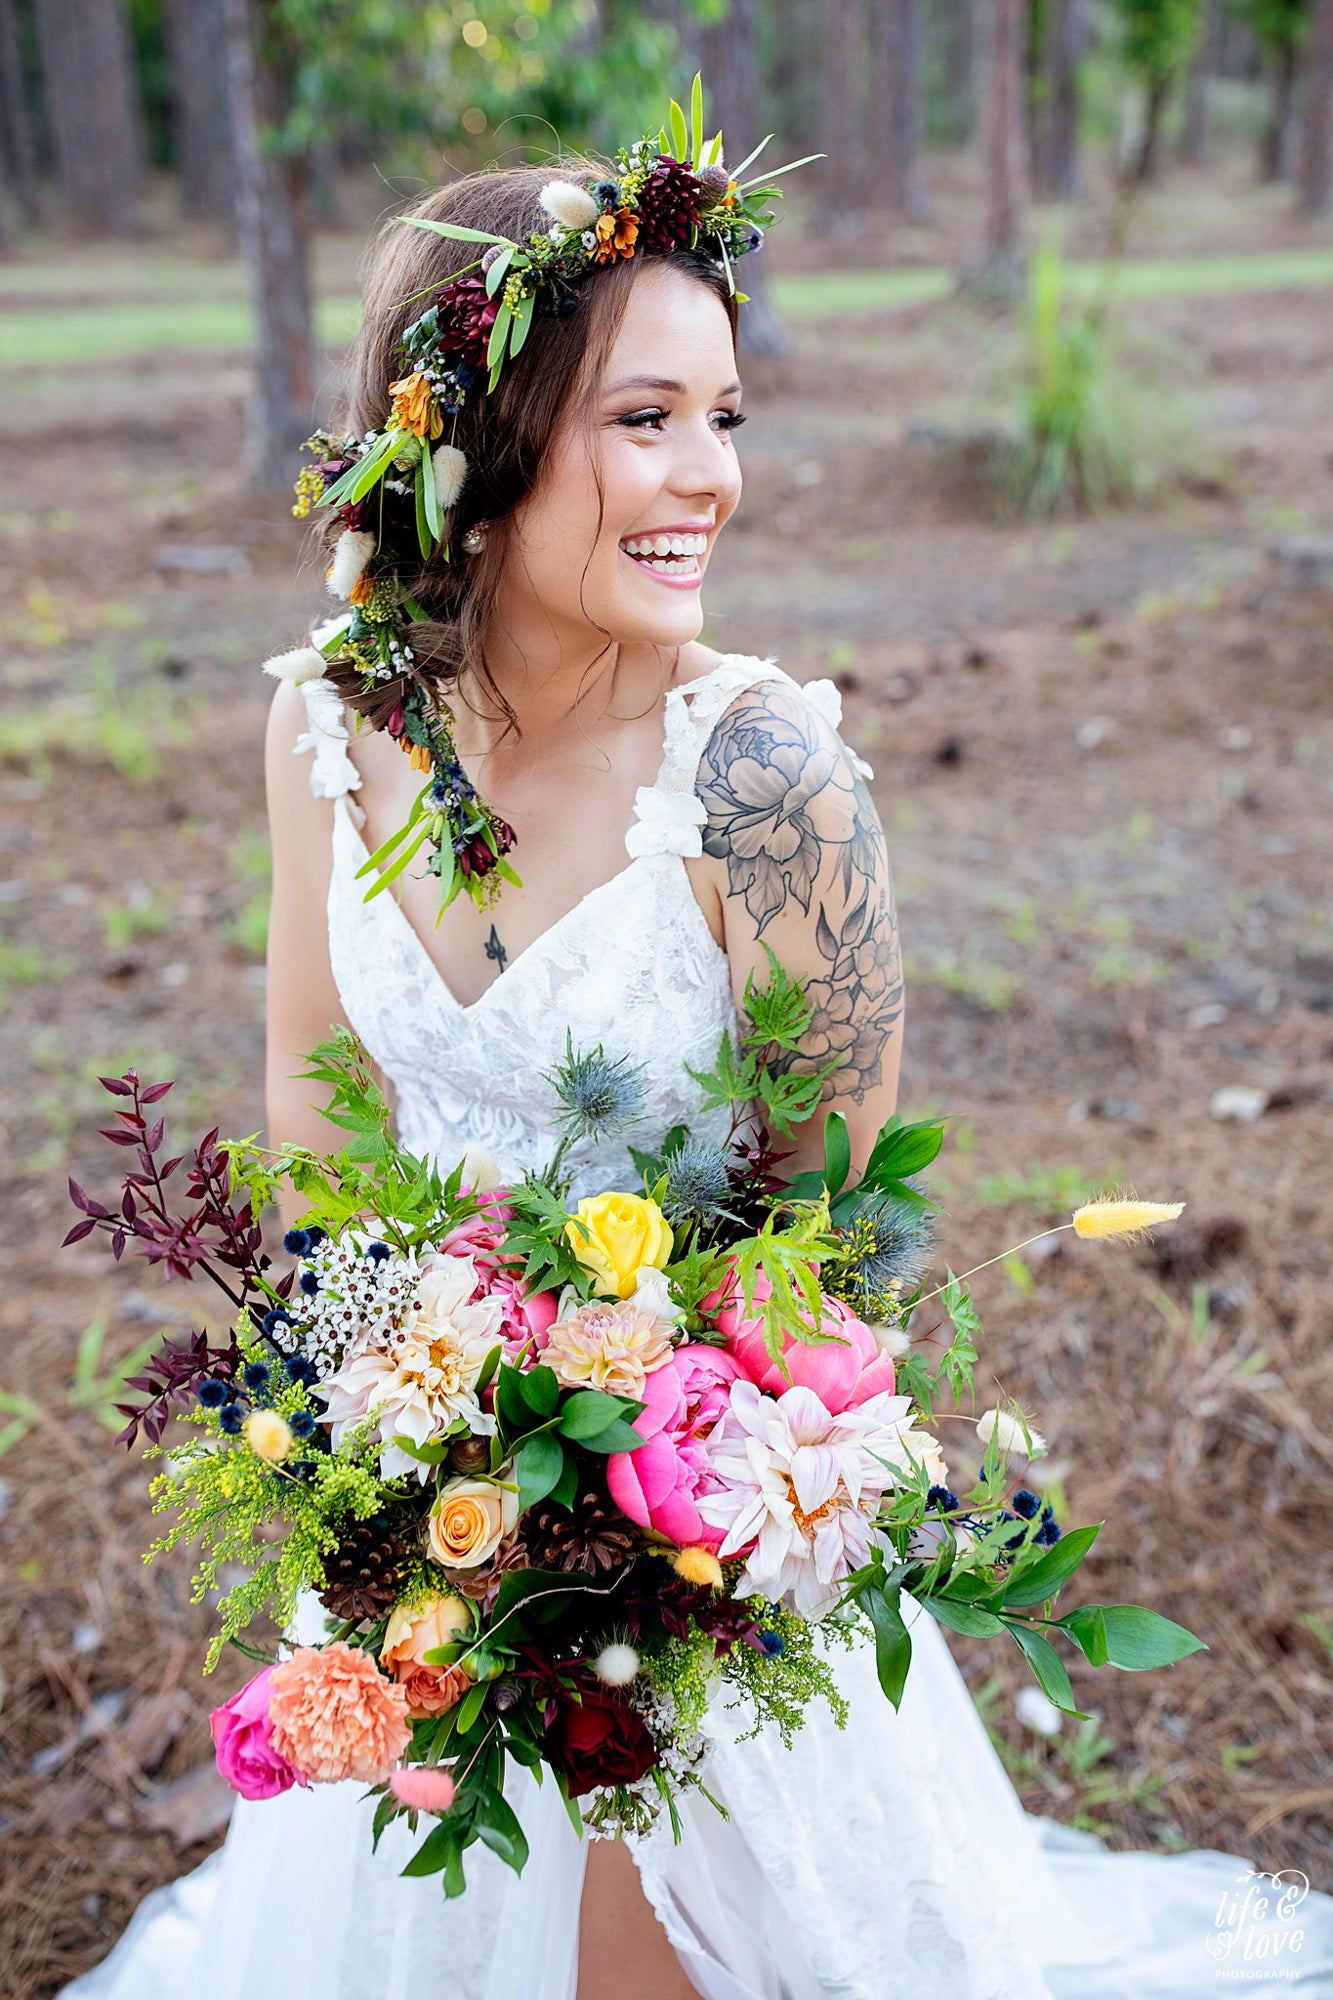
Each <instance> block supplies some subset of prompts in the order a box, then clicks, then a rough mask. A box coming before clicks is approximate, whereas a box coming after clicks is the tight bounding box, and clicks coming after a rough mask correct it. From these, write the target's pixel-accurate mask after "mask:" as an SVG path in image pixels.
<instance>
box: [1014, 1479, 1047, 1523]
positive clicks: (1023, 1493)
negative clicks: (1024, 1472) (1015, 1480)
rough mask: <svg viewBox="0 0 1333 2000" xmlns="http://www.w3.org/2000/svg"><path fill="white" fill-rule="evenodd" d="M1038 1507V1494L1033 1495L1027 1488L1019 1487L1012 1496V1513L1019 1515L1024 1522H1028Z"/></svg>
mask: <svg viewBox="0 0 1333 2000" xmlns="http://www.w3.org/2000/svg"><path fill="white" fill-rule="evenodd" d="M1040 1506H1041V1495H1040V1494H1039V1493H1034V1492H1033V1491H1032V1489H1031V1487H1029V1486H1020V1487H1019V1489H1018V1491H1017V1493H1015V1495H1014V1512H1015V1513H1016V1514H1021V1515H1022V1516H1023V1519H1024V1520H1025V1521H1030V1520H1031V1519H1032V1517H1033V1515H1034V1514H1035V1513H1036V1512H1037V1509H1038V1508H1039V1507H1040Z"/></svg>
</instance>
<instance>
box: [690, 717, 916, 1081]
mask: <svg viewBox="0 0 1333 2000" xmlns="http://www.w3.org/2000/svg"><path fill="white" fill-rule="evenodd" d="M698 790H699V797H700V799H701V800H702V801H703V804H704V806H705V808H706V810H707V813H708V820H707V824H706V825H705V827H704V829H703V845H704V852H705V853H706V854H709V855H711V856H713V858H714V859H715V860H720V861H724V862H725V863H726V869H727V880H728V891H729V893H730V894H731V895H732V896H737V897H740V898H741V899H742V901H743V902H744V905H745V908H746V910H747V911H748V912H749V915H750V917H751V919H752V921H753V923H754V926H755V933H756V936H757V937H759V938H760V939H763V938H764V934H765V932H767V931H770V930H772V932H773V936H772V937H770V938H769V940H768V941H769V942H770V943H775V940H776V937H777V936H779V935H781V934H782V933H784V932H785V933H786V936H787V937H788V938H790V936H791V931H792V926H793V923H800V924H801V926H802V928H805V927H807V926H809V927H811V930H812V935H813V952H814V958H815V961H816V965H815V969H813V970H812V971H809V972H807V974H806V976H805V984H806V993H807V997H808V998H809V999H810V1000H811V1001H812V1002H813V1003H814V1008H815V1015H814V1019H813V1021H812V1022H811V1026H810V1033H809V1035H808V1036H807V1038H806V1043H805V1046H804V1049H803V1051H802V1054H803V1055H804V1056H805V1057H806V1058H808V1059H810V1060H813V1061H815V1062H826V1061H827V1060H828V1059H829V1058H830V1057H831V1056H833V1055H835V1054H836V1055H840V1056H842V1057H843V1058H844V1065H843V1067H842V1068H840V1069H839V1070H838V1071H837V1072H836V1073H835V1075H834V1076H833V1077H831V1078H830V1079H829V1083H828V1086H827V1089H826V1094H827V1095H828V1096H830V1097H832V1096H837V1097H844V1096H845V1097H850V1098H851V1099H852V1100H853V1101H854V1102H855V1103H860V1102H861V1101H862V1100H863V1099H864V1097H865V1096H866V1094H867V1092H868V1091H871V1090H873V1089H874V1088H875V1086H876V1085H877V1084H878V1082H879V1081H880V1077H881V1073H882V1067H883V1061H884V1051H885V1048H886V1046H887V1043H888V1040H889V1036H890V1034H891V1033H892V1031H893V1028H894V1025H895V1023H896V1022H897V1021H899V1020H900V1019H901V1016H902V1007H903V977H902V962H901V957H900V954H899V949H898V932H897V920H896V914H895V911H894V904H893V885H892V881H891V878H890V874H889V865H888V857H887V854H886V852H885V847H884V835H883V832H882V830H881V828H880V823H879V818H878V815H877V814H876V812H875V808H874V804H873V802H872V800H871V797H870V794H869V792H868V791H867V790H866V787H865V783H864V781H863V780H862V779H861V778H860V776H859V775H858V774H857V771H856V768H855V766H854V765H853V763H852V760H851V757H850V755H849V754H848V751H847V749H846V747H845V746H844V745H843V744H842V743H841V742H840V741H839V740H838V738H837V736H836V735H834V733H833V732H832V731H831V730H830V729H828V728H827V727H826V726H825V725H823V724H822V723H821V722H820V719H819V718H818V716H817V715H816V714H815V713H814V711H813V709H811V708H810V707H809V705H808V704H807V703H806V702H804V701H803V700H802V698H801V697H800V696H799V695H792V694H789V693H788V692H787V691H785V690H781V689H775V688H773V687H761V688H757V689H755V690H753V691H752V692H751V693H749V694H748V695H745V696H744V697H742V698H741V699H740V700H739V701H737V702H735V703H734V704H733V705H732V707H731V708H730V709H729V710H728V711H727V714H726V715H725V716H724V717H723V719H722V721H721V723H720V724H719V726H718V728H717V729H716V730H715V731H714V733H713V736H712V738H711V740H710V742H709V744H708V747H707V750H706V751H705V754H704V759H703V763H702V766H701V768H700V772H699V785H698ZM798 913H799V915H798ZM775 948H777V947H776V945H775ZM779 956H780V957H782V958H783V960H784V962H787V960H788V952H787V951H786V950H784V949H781V948H779ZM804 956H805V957H806V960H807V963H808V962H809V958H810V953H809V951H808V950H807V952H806V954H804Z"/></svg>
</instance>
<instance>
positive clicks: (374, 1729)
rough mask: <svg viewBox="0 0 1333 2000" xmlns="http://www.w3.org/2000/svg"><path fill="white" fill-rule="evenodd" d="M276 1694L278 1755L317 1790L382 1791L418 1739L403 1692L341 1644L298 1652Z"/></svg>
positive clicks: (278, 1672)
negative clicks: (347, 1782)
mask: <svg viewBox="0 0 1333 2000" xmlns="http://www.w3.org/2000/svg"><path fill="white" fill-rule="evenodd" d="M270 1688H271V1696H270V1700H269V1722H270V1725H271V1727H272V1732H273V1745H274V1748H275V1749H276V1750H277V1752H278V1754H279V1755H280V1756H282V1757H285V1758H286V1759H287V1762H288V1763H289V1764H291V1765H292V1766H293V1767H294V1769H296V1770H298V1771H301V1772H303V1773H304V1774H305V1776H306V1777H307V1778H312V1779H313V1780H314V1781H315V1783H316V1784H319V1785H333V1784H337V1782H338V1781H339V1779H341V1778H356V1779H359V1781H360V1782H361V1783H362V1784H363V1785H378V1784H382V1783H383V1782H384V1780H385V1779H386V1778H387V1777H388V1776H389V1773H390V1772H391V1771H392V1769H393V1767H394V1765H395V1764H396V1763H397V1762H398V1759H399V1758H400V1757H401V1756H402V1754H403V1751H404V1750H405V1749H406V1748H407V1746H408V1744H409V1743H410V1742H411V1740H412V1730H411V1727H410V1725H409V1723H408V1719H407V1696H406V1694H405V1693H404V1691H403V1689H402V1688H401V1687H400V1686H399V1685H398V1684H397V1682H396V1681H390V1680H386V1679H385V1678H384V1676H383V1674H382V1673H381V1672H380V1671H379V1668H378V1667H377V1666H376V1665H375V1662H374V1660H372V1659H371V1657H370V1655H369V1654H368V1653H363V1652H361V1651H360V1650H359V1648H357V1647H356V1646H349V1645H348V1644H347V1642H346V1641H345V1640H343V1639H336V1640H335V1641H334V1642H333V1644H332V1645H329V1646H298V1647H297V1648H296V1651H295V1652H294V1653H293V1654H292V1656H291V1658H290V1659H289V1660H283V1661H281V1662H280V1663H279V1665H277V1666H276V1667H275V1668H274V1669H273V1674H272V1679H271V1681H270Z"/></svg>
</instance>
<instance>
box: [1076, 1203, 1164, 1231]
mask: <svg viewBox="0 0 1333 2000" xmlns="http://www.w3.org/2000/svg"><path fill="white" fill-rule="evenodd" d="M1184 1206H1185V1204H1184V1202H1183V1201H1089V1202H1085V1203H1084V1205H1083V1207H1082V1208H1076V1209H1075V1210H1074V1214H1073V1223H1074V1230H1075V1233H1076V1234H1077V1235H1079V1236H1123V1237H1125V1238H1126V1239H1129V1240H1136V1239H1138V1238H1140V1237H1142V1236H1144V1235H1145V1234H1146V1233H1147V1231H1148V1230H1150V1229H1151V1228H1153V1227H1154V1225H1155V1224H1157V1223H1159V1222H1174V1221H1175V1219H1176V1217H1177V1216H1178V1215H1179V1214H1180V1212H1181V1210H1182V1209H1183V1208H1184Z"/></svg>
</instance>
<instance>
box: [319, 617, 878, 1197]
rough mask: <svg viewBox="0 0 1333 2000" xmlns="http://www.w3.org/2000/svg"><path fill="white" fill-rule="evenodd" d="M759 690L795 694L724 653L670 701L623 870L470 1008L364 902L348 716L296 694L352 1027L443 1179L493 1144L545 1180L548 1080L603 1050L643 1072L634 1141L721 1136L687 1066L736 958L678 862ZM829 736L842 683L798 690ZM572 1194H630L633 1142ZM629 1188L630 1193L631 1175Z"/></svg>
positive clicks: (774, 674) (385, 897)
mask: <svg viewBox="0 0 1333 2000" xmlns="http://www.w3.org/2000/svg"><path fill="white" fill-rule="evenodd" d="M763 680H779V681H781V682H783V683H784V685H786V686H788V687H796V686H798V683H797V682H795V681H793V680H792V679H791V677H790V676H789V675H788V674H786V673H784V672H783V670H782V669H781V668H780V667H779V666H777V665H776V664H775V663H774V661H773V660H772V659H760V658H759V657H757V656H755V655H751V654H741V653H734V654H729V655H728V656H727V657H726V658H725V659H723V660H721V661H720V662H719V663H718V665H717V666H716V667H714V668H713V669H712V671H711V672H709V673H707V674H705V675H702V676H701V677H700V678H699V679H697V680H694V681H691V682H688V683H686V684H685V685H684V686H681V687H676V688H672V689H671V690H669V692H668V693H667V695H666V697H665V709H664V717H663V753H662V762H661V766H660V769H659V771H658V774H657V778H656V781H655V782H654V783H653V784H652V785H645V786H641V787H640V789H639V792H638V794H637V797H636V800H635V809H634V816H633V820H632V822H631V825H630V827H629V830H628V832H627V834H626V835H625V849H626V852H627V854H628V857H629V858H628V861H627V863H626V865H625V866H624V867H623V868H622V869H620V871H619V872H618V873H617V874H615V875H613V876H612V877H611V878H610V880H609V881H607V882H604V883H602V884H601V885H600V886H599V887H598V888H596V889H593V890H592V891H591V892H590V893H589V894H588V895H586V896H585V897H584V898H583V899H582V901H581V902H579V903H577V904H576V905H575V906H574V908H573V909H571V910H570V911H568V912H567V914H566V915H565V916H563V917H562V918H560V919H559V920H558V921H557V922H556V923H555V924H553V925H552V926H551V927H550V929H549V930H547V931H544V932H543V933H542V935H541V936H540V937H538V938H537V939H536V940H535V941H534V942H533V943H532V944H531V945H530V946H529V947H528V949H527V950H526V951H524V952H522V953H520V954H519V956H518V957H517V958H515V959H513V960H512V961H511V962H510V963H509V965H508V966H506V968H505V969H504V971H503V972H501V974H500V976H499V978H498V979H496V980H495V981H494V983H493V984H492V985H491V986H489V987H487V989H486V990H485V992H483V993H482V994H481V995H480V996H479V998H478V999H477V1000H475V1001H474V1002H472V1003H471V1005H464V1004H463V1003H462V1002H460V1001H459V1000H458V999H457V998H456V996H455V995H454V994H453V993H452V992H451V991H450V989H449V987H448V986H447V985H446V983H445V981H444V980H443V979H442V978H441V976H440V974H439V972H438V970H437V969H436V967H435V965H434V963H433V962H432V960H431V958H430V956H429V954H428V953H427V951H426V949H425V946H424V945H423V944H422V942H421V939H420V938H419V937H418V936H417V934H416V932H415V931H414V930H413V928H412V926H411V925H410V923H409V922H408V920H407V917H406V916H405V915H404V913H403V910H402V908H401V906H400V905H399V904H398V903H397V902H396V901H395V900H394V892H393V890H392V889H389V890H386V891H384V892H383V893H381V894H380V895H377V896H375V897H374V898H373V900H372V901H370V902H369V903H367V902H366V901H365V900H364V895H365V887H366V878H364V877H363V878H362V880H361V881H360V882H358V881H357V880H356V871H357V869H358V868H359V867H360V866H361V864H362V862H363V861H364V860H365V859H366V852H367V850H366V846H365V843H364V841H363V840H362V838H361V833H360V830H359V829H360V827H361V825H362V824H363V823H364V820H365V813H364V810H363V809H362V807H361V806H360V805H359V804H358V803H357V801H356V799H355V798H354V796H353V794H354V793H355V792H356V791H357V790H358V789H359V788H360V784H361V774H360V773H359V771H358V770H357V768H356V765H355V763H354V762H353V760H352V758H351V756H350V755H349V752H348V742H349V740H350V736H349V717H348V713H347V710H346V708H345V706H344V704H343V702H342V701H341V699H340V698H339V696H338V694H337V692H336V690H335V689H334V688H333V687H332V685H331V684H330V683H329V682H328V681H326V680H312V681H305V682H303V683H302V693H303V694H304V696H305V701H306V709H307V716H308V719H309V723H310V727H309V730H308V731H307V732H306V733H305V734H304V735H303V736H301V737H300V739H299V740H298V742H297V744H296V749H297V751H298V752H305V751H313V752H314V761H313V764H312V766H311V771H310V782H311V786H312V789H313V790H314V791H315V792H316V794H318V795H319V796H321V797H324V798H331V799H332V800H333V801H334V828H333V868H332V874H331V877H330V881H329V899H328V918H329V957H330V961H331V964H332V969H333V975H334V979H335V981H336V983H337V987H338V991H339V994H340V996H341V999H342V1004H343V1009H344V1012H345V1013H346V1016H347V1019H348V1021H349V1023H350V1024H351V1026H352V1027H353V1028H354V1029H355V1030H356V1032H357V1034H359V1035H360V1037H361V1039H362V1040H363V1041H364V1043H365V1044H366V1047H367V1048H368V1050H369V1051H370V1053H371V1055H372V1056H373V1057H374V1059H375V1061H376V1062H377V1063H378V1064H379V1065H380V1067H381V1069H382V1070H383V1071H384V1073H385V1075H386V1076H387V1078H388V1079H389V1081H390V1083H391V1084H392V1086H393V1090H394V1094H395V1098H396V1121H397V1126H398V1135H399V1138H400V1139H401V1141H402V1143H403V1144H404V1145H405V1146H406V1147H407V1148H408V1150H409V1151H411V1152H414V1153H417V1154H419V1155H428V1156H430V1157H433V1158H435V1159H437V1160H438V1161H439V1162H440V1164H441V1166H442V1167H443V1168H445V1169H446V1170H447V1169H448V1168H450V1167H452V1166H453V1164H454V1163H455V1162H456V1161H457V1160H458V1159H459V1158H460V1157H461V1155H462V1154H463V1153H464V1152H465V1151H466V1150H467V1149H468V1148H469V1147H482V1148H484V1149H485V1151H486V1152H488V1153H489V1154H490V1155H492V1157H493V1158H494V1160H495V1162H496V1164H497V1166H498V1167H499V1170H500V1172H501V1173H502V1175H504V1176H506V1177H508V1176H511V1175H513V1174H516V1173H518V1172H520V1171H523V1170H525V1169H527V1168H539V1167H541V1166H542V1165H544V1164H545V1162H546V1160H547V1159H548V1158H549V1156H550V1153H551V1151H552V1148H553V1145H554V1139H553V1136H552V1128H553V1124H554V1118H555V1113H556V1110H557V1106H556V1103H555V1099H554V1096H553V1093H552V1091H551V1089H550V1086H549V1085H548V1084H546V1083H545V1082H544V1081H543V1074H544V1073H545V1072H549V1071H550V1070H551V1069H552V1068H553V1067H554V1065H555V1064H556V1063H557V1062H559V1061H560V1060H561V1058H562V1057H563V1056H564V1054H565V1048H566V1035H567V1034H569V1035H571V1036H572V1038H573V1043H574V1047H575V1049H576V1050H589V1049H592V1048H595V1047H597V1046H598V1045H600V1046H601V1047H602V1049H603V1050H604V1051H605V1053H606V1055H607V1056H608V1057H611V1058H613V1059H615V1058H619V1057H628V1058H629V1060H630V1061H632V1062H634V1063H637V1064H639V1065H641V1073H642V1078H643V1084H644V1109H643V1112H642V1115H641V1117H640V1120H639V1123H638V1126H637V1128H636V1129H635V1130H633V1131H631V1132H630V1133H629V1134H628V1135H627V1138H628V1141H629V1143H632V1144H634V1145H636V1146H638V1147H640V1148H642V1149H644V1150H652V1149H653V1148H654V1147H655V1146H656V1145H657V1144H658V1143H659V1142H660V1141H661V1139H662V1138H664V1137H665V1135H666V1133H667V1132H668V1131H669V1130H670V1129H671V1127H672V1126H673V1125H677V1124H687V1125H689V1126H690V1127H691V1128H692V1129H693V1130H694V1131H695V1132H697V1133H699V1134H701V1135H702V1136H712V1137H721V1136H723V1135H724V1133H725V1129H726V1114H725V1112H723V1111H714V1112H713V1113H711V1114H700V1112H699V1111H698V1108H697V1106H698V1089H697V1086H696V1085H694V1084H693V1083H692V1082H691V1081H690V1078H689V1075H688V1073H687V1065H689V1066H692V1067H694V1068H696V1069H699V1068H707V1067H710V1066H711V1064H712V1062H713V1059H714V1057H715V1055H716V1053H717V1046H718V1042H719V1039H720V1037H721V1035H722V1033H723V1030H724V1029H725V1030H728V1031H732V1030H734V1028H735V1025H736V1011H735V1005H734V1002H733V999H732V993H731V981H730V973H729V968H728V963H727V958H726V954H725V953H724V952H723V951H722V949H721V947H720V946H719V945H718V944H717V942H716V940H715V939H714V937H713V935H712V932H711V931H710V930H709V927H708V923H707V921H706V919H705V917H704V914H703V911H702V909H701V908H700V906H699V903H698V901H697V900H696V898H695V894H694V890H693V887H692V885H691V882H690V877H689V874H688V871H687V870H686V868H685V860H686V858H687V857H689V856H691V855H698V854H700V853H702V851H703V845H702V833H701V829H702V825H703V822H704V819H705V812H704V808H703V805H702V804H701V802H700V800H699V798H698V797H697V795H696V792H695V783H696V778H697V774H698V770H699V764H700V760H701V758H702V756H703V752H704V750H705V748H706V746H707V743H708V740H709V738H710V736H711V735H712V733H713V730H714V729H715V728H716V726H717V724H718V721H719V720H720V718H721V716H722V715H723V713H724V712H725V710H726V709H727V707H728V706H729V705H730V704H731V702H733V701H734V700H735V699H736V697H737V696H738V695H739V694H741V693H743V692H744V691H745V690H746V689H747V688H750V687H753V686H754V685H755V684H756V683H757V682H760V681H763ZM803 692H804V695H805V697H806V699H807V700H808V701H809V702H810V703H811V705H812V706H813V707H815V708H816V709H817V710H818V712H819V713H820V714H821V715H822V716H824V717H825V718H826V719H827V720H828V721H829V722H830V723H832V725H833V726H834V727H835V728H836V727H837V724H838V722H839V720H840V718H841V700H840V697H839V695H838V691H837V689H836V688H835V687H834V685H833V683H832V682H831V681H817V682H814V683H812V684H810V685H808V686H806V687H805V689H804V690H803ZM567 1163H568V1165H569V1166H570V1168H571V1169H572V1171H573V1174H574V1190H575V1192H576V1193H577V1194H584V1193H590V1192H593V1191H595V1190H596V1189H598V1188H606V1187H611V1186H615V1185H617V1183H618V1182H623V1179H624V1176H625V1174H626V1173H627V1172H629V1171H630V1168H629V1161H628V1156H627V1153H626V1151H625V1144H624V1142H623V1141H620V1140H618V1141H617V1142H615V1143H614V1144H604V1145H603V1146H601V1147H600V1148H598V1147H594V1146H590V1145H586V1144H585V1145H583V1146H581V1147H578V1148H574V1149H572V1150H571V1152H570V1153H569V1154H568V1156H567ZM631 1184H632V1185H637V1175H635V1176H634V1177H633V1181H632V1182H631Z"/></svg>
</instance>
